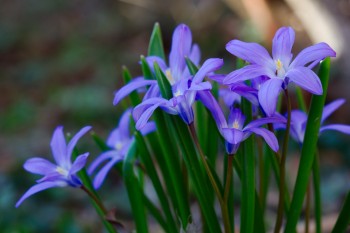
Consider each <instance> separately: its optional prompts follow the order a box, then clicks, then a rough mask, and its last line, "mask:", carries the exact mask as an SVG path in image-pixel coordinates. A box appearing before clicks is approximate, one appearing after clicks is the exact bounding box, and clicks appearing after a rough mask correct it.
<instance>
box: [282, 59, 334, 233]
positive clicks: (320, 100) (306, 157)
mask: <svg viewBox="0 0 350 233" xmlns="http://www.w3.org/2000/svg"><path fill="white" fill-rule="evenodd" d="M329 69H330V59H329V58H326V59H325V60H324V61H323V62H322V63H321V67H320V70H319V77H320V80H321V82H322V86H323V95H317V96H316V95H314V96H312V100H311V106H310V111H309V117H308V120H307V125H306V131H305V138H304V143H303V147H302V150H301V158H300V165H299V169H298V175H297V180H296V183H295V187H294V193H293V199H292V202H291V205H290V209H289V212H288V218H287V223H286V228H285V232H286V233H292V232H295V228H296V225H297V223H298V219H299V216H300V212H301V209H302V206H303V202H304V197H305V193H306V190H307V186H308V183H309V177H310V173H311V168H312V163H313V161H314V158H315V152H316V146H317V140H318V134H319V129H320V124H321V118H322V111H323V106H324V103H325V99H326V95H327V89H328V80H329Z"/></svg>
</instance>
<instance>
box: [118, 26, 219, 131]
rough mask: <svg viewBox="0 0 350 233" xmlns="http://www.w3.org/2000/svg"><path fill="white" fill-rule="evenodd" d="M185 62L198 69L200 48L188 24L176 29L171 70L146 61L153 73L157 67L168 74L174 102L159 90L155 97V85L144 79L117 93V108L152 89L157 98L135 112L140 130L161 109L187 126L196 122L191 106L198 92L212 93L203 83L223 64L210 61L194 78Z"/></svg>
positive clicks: (155, 59) (162, 63)
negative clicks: (142, 90)
mask: <svg viewBox="0 0 350 233" xmlns="http://www.w3.org/2000/svg"><path fill="white" fill-rule="evenodd" d="M186 58H189V59H190V60H191V61H192V62H193V63H194V64H195V65H198V63H199V60H200V52H199V48H198V46H197V45H193V44H192V33H191V30H190V28H189V27H188V26H187V25H185V24H180V25H179V26H177V27H176V29H175V31H174V34H173V39H172V47H171V51H170V55H169V66H168V65H167V64H166V62H165V61H164V60H163V59H162V58H160V57H157V56H149V57H147V58H146V60H147V62H148V65H149V67H150V68H151V69H152V70H153V69H154V64H155V63H157V64H158V66H159V67H160V69H161V70H162V72H163V73H164V74H165V76H166V78H167V80H168V81H169V83H170V85H171V89H172V95H173V96H172V98H170V99H165V98H163V97H162V96H161V95H160V93H159V89H158V95H156V94H155V93H157V92H156V91H157V88H156V87H157V83H156V81H155V80H144V79H139V80H138V81H133V82H130V83H129V84H128V85H126V86H125V87H123V88H122V89H120V90H119V91H118V92H117V93H116V95H115V99H114V104H117V103H118V102H119V101H120V100H121V99H122V98H123V97H125V96H126V95H127V94H129V93H130V92H131V91H134V90H136V89H137V88H140V87H142V86H146V85H151V88H150V89H153V93H154V94H153V95H147V98H146V99H144V100H143V101H142V103H141V104H139V105H138V106H136V107H135V109H134V111H133V116H134V119H135V120H136V128H137V129H141V128H142V127H144V126H145V125H146V123H147V121H148V120H149V118H150V117H151V116H152V114H153V112H154V111H155V109H157V108H159V107H160V108H161V109H163V110H164V111H166V112H167V113H169V114H174V115H180V117H181V118H182V119H183V121H184V122H185V123H186V124H190V123H192V122H193V118H194V117H193V110H192V104H193V103H194V101H195V97H196V94H197V92H198V91H203V90H210V89H211V84H210V83H209V82H203V79H204V77H205V76H206V75H208V74H210V73H212V72H213V71H215V70H218V69H219V68H221V66H222V65H223V60H222V59H219V58H210V59H207V60H206V61H205V62H204V63H203V65H202V66H201V67H200V69H199V70H198V72H197V73H196V74H195V75H191V74H190V71H189V69H188V67H187V65H186ZM153 71H154V70H153ZM154 89H155V90H154Z"/></svg>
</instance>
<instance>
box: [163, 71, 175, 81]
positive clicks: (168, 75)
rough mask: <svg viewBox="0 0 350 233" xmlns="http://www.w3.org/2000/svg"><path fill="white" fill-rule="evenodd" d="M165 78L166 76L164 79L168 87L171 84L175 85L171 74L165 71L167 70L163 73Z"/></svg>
mask: <svg viewBox="0 0 350 233" xmlns="http://www.w3.org/2000/svg"><path fill="white" fill-rule="evenodd" d="M165 76H166V78H167V79H168V81H169V83H170V85H173V84H174V83H175V82H174V78H173V76H172V74H171V71H170V69H167V70H166V71H165Z"/></svg>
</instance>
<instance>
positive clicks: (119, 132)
mask: <svg viewBox="0 0 350 233" xmlns="http://www.w3.org/2000/svg"><path fill="white" fill-rule="evenodd" d="M130 117H131V109H128V110H126V111H125V112H124V114H123V115H122V117H121V118H120V121H119V124H118V127H117V128H116V129H114V130H113V131H112V132H111V133H110V135H109V136H108V139H107V145H108V146H109V147H110V148H111V150H108V151H106V152H103V153H102V154H100V155H99V156H98V157H97V158H96V159H95V160H94V161H93V162H92V163H91V165H90V167H89V168H88V173H89V174H90V175H91V174H92V173H94V172H95V171H96V170H97V168H98V167H99V166H100V165H101V164H102V163H105V162H106V161H108V162H107V163H105V164H104V165H103V167H102V168H101V169H100V170H99V171H98V172H97V174H96V176H95V178H94V182H93V184H94V187H95V188H96V189H97V188H100V187H101V185H102V183H103V181H104V179H105V178H106V175H107V173H108V172H109V171H110V170H111V168H112V167H113V166H114V165H115V164H116V163H118V162H120V161H122V160H123V159H124V157H125V155H126V154H127V153H128V151H129V149H130V146H131V144H132V142H133V141H134V137H133V136H132V135H131V134H130V130H129V126H130ZM155 128H156V127H155V124H154V122H149V123H148V124H147V125H146V126H145V127H144V128H143V129H142V130H141V134H143V135H146V134H148V133H150V132H152V131H154V130H155Z"/></svg>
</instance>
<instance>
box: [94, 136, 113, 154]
mask: <svg viewBox="0 0 350 233" xmlns="http://www.w3.org/2000/svg"><path fill="white" fill-rule="evenodd" d="M91 137H92V139H93V140H94V142H95V143H96V145H97V146H98V147H99V148H100V150H101V151H107V150H110V148H109V146H107V144H106V142H105V141H104V140H103V139H102V138H101V137H100V136H98V135H97V134H96V133H95V132H91Z"/></svg>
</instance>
